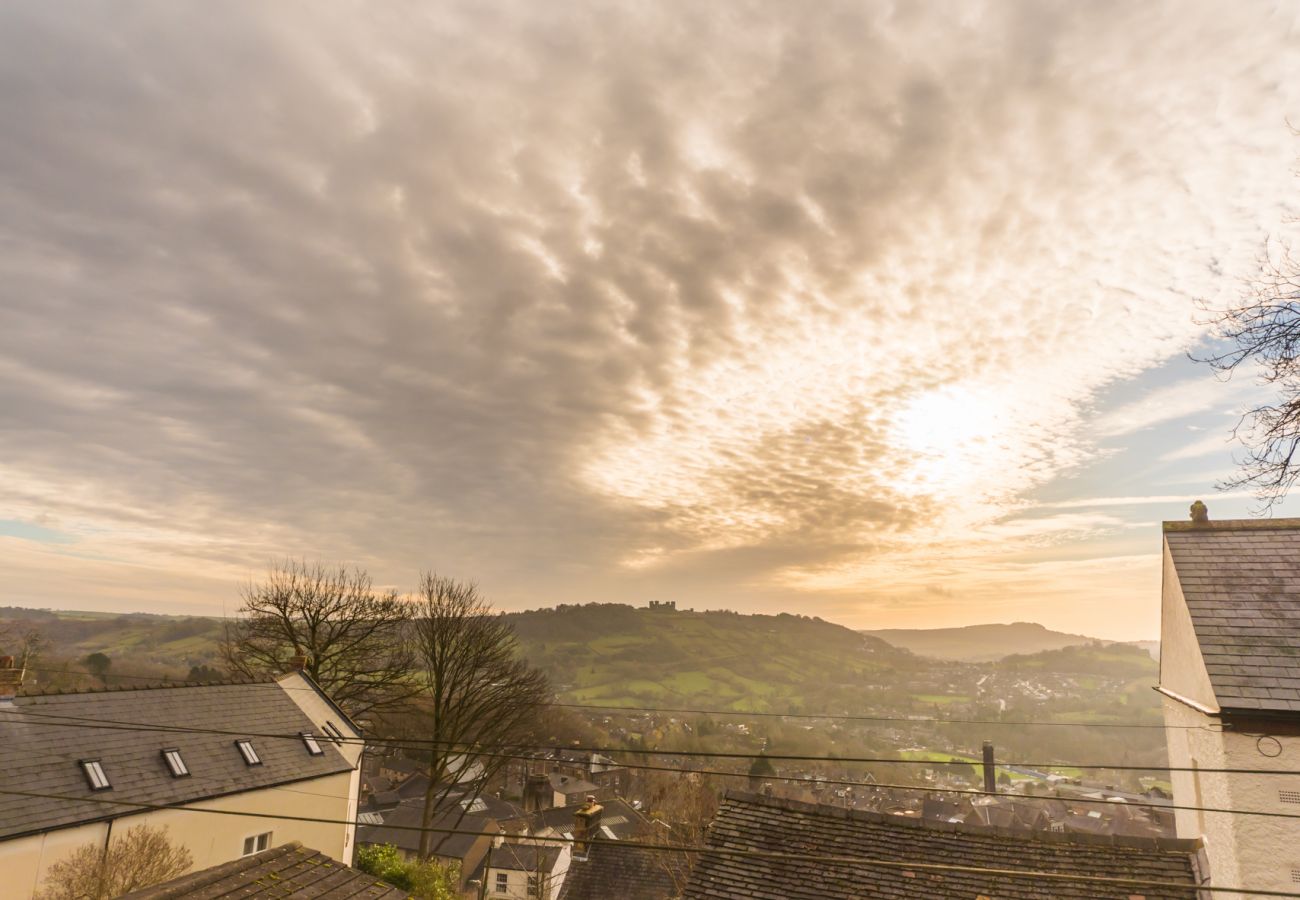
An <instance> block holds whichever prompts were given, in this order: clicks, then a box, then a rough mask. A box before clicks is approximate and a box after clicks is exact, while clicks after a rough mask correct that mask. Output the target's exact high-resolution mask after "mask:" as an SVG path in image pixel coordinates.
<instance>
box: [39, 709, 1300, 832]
mask: <svg viewBox="0 0 1300 900" xmlns="http://www.w3.org/2000/svg"><path fill="white" fill-rule="evenodd" d="M36 724H38V726H39V725H49V726H58V727H70V728H79V727H85V726H80V725H76V724H74V723H65V722H41V723H36ZM122 730H143V729H122ZM251 736H252V737H270V738H274V739H282V740H295V741H301V737H300V736H298V735H294V736H292V737H288V736H285V735H269V734H267V735H256V734H255V735H251ZM322 740H328V738H322ZM474 756H475V757H476V758H478V759H502V760H515V761H520V762H537V761H538V758H537V756H535V755H526V754H522V753H492V752H486V751H483V752H479V751H475V752H474ZM159 765H161V762H160V763H159ZM618 765H619V766H620V767H622V768H625V769H637V770H640V771H647V772H666V773H669V774H672V775H710V776H716V777H720V778H745V779H748V778H750V777H751V776H750V775H749V773H747V772H728V771H725V770H722V769H697V768H688V769H682V768H675V767H673V766H656V765H651V764H648V763H626V762H625V763H619V764H618ZM110 768H111V769H112V771H118V770H120V769H122V768H126V769H128V770H129V771H132V772H137V773H140V774H146V775H148V774H153V773H154V772H156V771H160V770H159V769H157V768H152V767H151V768H148V769H146V768H145V767H144V766H139V765H127V766H123V765H122V764H121V763H114V764H113V765H112V766H110ZM109 774H110V775H111V774H112V772H109ZM190 774H191V776H193V774H194V773H193V770H191V773H190ZM196 780H199V781H203V780H204V779H202V778H198V779H196ZM762 780H763V781H785V782H792V783H796V784H813V785H815V784H823V785H843V786H848V787H862V788H871V789H881V790H883V789H889V790H900V791H912V792H914V793H924V794H962V795H971V796H977V797H999V798H1002V799H1004V800H1012V801H1013V802H1027V803H1028V805H1037V804H1040V803H1045V802H1050V801H1056V802H1060V803H1066V804H1076V803H1079V804H1094V805H1100V806H1116V807H1118V806H1123V807H1128V808H1130V809H1134V808H1137V809H1164V810H1186V811H1188V812H1203V813H1222V814H1225V815H1236V816H1262V817H1265V818H1274V819H1300V813H1284V812H1273V811H1269V810H1254V809H1227V808H1223V807H1215V806H1187V805H1180V804H1176V803H1151V802H1143V801H1139V800H1124V799H1115V800H1107V799H1104V798H1095V797H1060V796H1046V795H1043V796H1039V795H1034V794H989V793H988V792H987V791H983V790H978V789H974V788H953V787H937V786H933V785H917V784H898V783H891V782H879V781H857V780H853V779H847V778H826V777H818V776H808V775H779V774H775V773H773V774H771V775H764V776H762ZM457 787H458V785H453V786H452V787H451V788H450V789H449V790H448V792H447V793H448V795H450V794H451V793H453V792H454V791H455V790H456V788H457ZM268 789H269V790H277V791H288V792H289V793H296V794H307V795H309V796H312V797H330V798H333V799H336V800H347V799H349V798H348V797H346V796H344V795H342V794H322V793H319V792H316V791H300V790H294V789H292V788H286V787H278V786H270V787H268ZM471 791H472V788H471V787H470V786H468V785H467V786H466V787H465V788H464V791H462V793H466V792H471ZM476 793H478V794H480V795H481V793H482V791H481V790H480V791H478V792H476Z"/></svg>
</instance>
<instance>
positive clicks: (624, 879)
mask: <svg viewBox="0 0 1300 900" xmlns="http://www.w3.org/2000/svg"><path fill="white" fill-rule="evenodd" d="M686 878H687V868H686V854H684V853H680V854H679V853H666V852H664V851H660V850H648V849H645V848H642V847H629V846H627V845H626V844H621V843H619V842H618V841H596V842H595V843H593V844H592V845H591V848H590V849H589V850H588V851H587V858H586V859H581V858H579V857H577V856H575V857H574V858H573V859H572V860H571V861H570V862H569V871H568V873H567V874H566V875H565V876H564V887H563V888H562V889H561V890H560V896H559V898H558V900H611V898H617V900H668V898H675V897H679V896H681V888H682V886H683V885H685V883H686ZM704 896H709V897H712V896H713V895H711V894H710V895H704ZM718 896H724V895H718ZM725 896H728V897H730V896H749V895H744V894H735V895H732V894H727V895H725ZM755 896H757V895H755Z"/></svg>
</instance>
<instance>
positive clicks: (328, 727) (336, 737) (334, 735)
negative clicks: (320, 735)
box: [324, 719, 343, 744]
mask: <svg viewBox="0 0 1300 900" xmlns="http://www.w3.org/2000/svg"><path fill="white" fill-rule="evenodd" d="M324 731H325V733H326V734H328V735H329V737H330V740H331V741H333V742H334V743H336V744H337V743H339V742H340V741H342V740H343V732H341V731H339V727H338V726H337V725H335V724H334V723H333V722H331V721H330V720H329V719H326V720H325V728H324Z"/></svg>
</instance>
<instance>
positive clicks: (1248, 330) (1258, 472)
mask: <svg viewBox="0 0 1300 900" xmlns="http://www.w3.org/2000/svg"><path fill="white" fill-rule="evenodd" d="M1295 133H1296V135H1297V136H1300V130H1296V131H1295ZM1204 308H1205V309H1207V311H1210V312H1212V313H1213V315H1212V316H1211V317H1210V318H1209V319H1208V321H1207V322H1206V323H1205V324H1210V325H1213V326H1214V329H1215V332H1216V336H1217V337H1219V338H1222V339H1224V340H1226V341H1228V342H1229V343H1230V344H1231V345H1232V347H1231V349H1229V350H1225V351H1223V352H1222V353H1217V354H1214V355H1210V356H1205V357H1193V358H1194V359H1197V360H1198V361H1199V362H1205V363H1209V364H1210V365H1211V366H1213V367H1214V368H1215V369H1216V370H1217V371H1218V372H1220V373H1221V374H1222V375H1224V376H1231V375H1232V374H1233V373H1235V372H1236V371H1237V370H1238V369H1240V368H1242V367H1243V366H1247V367H1252V368H1254V370H1255V373H1256V374H1257V375H1258V377H1259V378H1260V380H1262V381H1263V382H1264V383H1265V384H1268V385H1272V386H1273V387H1274V389H1275V391H1276V398H1275V399H1274V401H1273V402H1272V403H1264V404H1261V405H1259V406H1256V407H1254V408H1253V409H1250V410H1248V411H1247V412H1246V413H1245V415H1243V416H1242V418H1241V421H1240V422H1238V424H1237V427H1236V429H1234V432H1233V433H1234V435H1235V436H1236V437H1237V438H1238V439H1239V440H1240V441H1241V442H1242V443H1243V444H1244V445H1245V446H1246V448H1247V455H1246V458H1245V460H1243V462H1242V464H1241V474H1240V475H1238V476H1237V477H1236V478H1231V479H1228V480H1227V481H1225V482H1223V483H1222V484H1220V485H1219V487H1220V488H1223V489H1227V488H1232V487H1244V486H1249V487H1253V488H1254V489H1255V493H1256V496H1257V498H1258V499H1259V501H1260V503H1261V504H1262V505H1263V507H1264V509H1270V508H1272V507H1273V505H1274V504H1276V503H1279V502H1280V501H1281V500H1282V499H1284V498H1285V497H1286V495H1287V492H1288V491H1290V489H1291V486H1292V485H1294V484H1295V481H1296V478H1297V477H1300V457H1297V453H1300V260H1297V259H1296V258H1295V256H1294V255H1293V254H1292V253H1291V250H1290V248H1289V247H1286V246H1279V248H1278V252H1277V253H1275V254H1273V255H1271V256H1268V257H1267V258H1266V259H1264V260H1263V262H1262V266H1261V271H1260V274H1259V276H1258V277H1256V278H1255V279H1253V280H1251V281H1250V282H1249V283H1248V284H1247V287H1246V291H1245V293H1244V295H1243V297H1242V299H1241V300H1240V301H1239V302H1237V303H1236V304H1233V305H1231V306H1228V307H1227V308H1225V309H1218V310H1209V309H1208V307H1204Z"/></svg>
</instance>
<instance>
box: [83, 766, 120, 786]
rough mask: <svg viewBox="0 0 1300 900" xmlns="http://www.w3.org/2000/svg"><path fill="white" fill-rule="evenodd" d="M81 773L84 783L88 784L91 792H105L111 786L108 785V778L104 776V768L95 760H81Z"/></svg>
mask: <svg viewBox="0 0 1300 900" xmlns="http://www.w3.org/2000/svg"><path fill="white" fill-rule="evenodd" d="M81 771H82V772H84V773H85V775H86V781H88V782H89V783H90V789H91V790H92V791H106V790H108V789H109V788H111V787H112V786H113V785H111V784H109V782H108V776H107V775H105V774H104V767H103V766H101V765H100V764H99V760H97V759H83V760H81Z"/></svg>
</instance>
